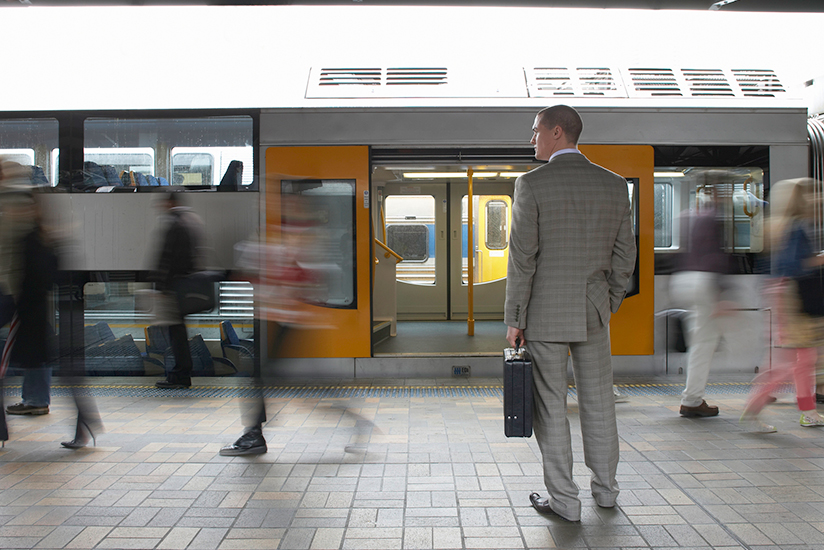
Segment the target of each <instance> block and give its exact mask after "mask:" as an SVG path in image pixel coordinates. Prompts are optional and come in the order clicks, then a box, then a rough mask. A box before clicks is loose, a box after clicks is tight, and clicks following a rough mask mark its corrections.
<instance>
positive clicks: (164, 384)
mask: <svg viewBox="0 0 824 550" xmlns="http://www.w3.org/2000/svg"><path fill="white" fill-rule="evenodd" d="M155 387H157V388H160V389H162V390H177V389H184V388H190V387H192V380H191V378H187V379H185V380H158V381H157V382H155Z"/></svg>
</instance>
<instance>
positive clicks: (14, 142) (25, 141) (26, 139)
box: [0, 118, 59, 186]
mask: <svg viewBox="0 0 824 550" xmlns="http://www.w3.org/2000/svg"><path fill="white" fill-rule="evenodd" d="M58 131H59V128H58V123H57V120H56V119H53V118H36V119H31V118H21V119H4V120H0V135H2V136H3V143H2V147H3V148H2V149H0V159H5V160H9V161H13V162H17V163H19V164H22V165H24V166H31V167H32V172H31V178H32V183H34V184H35V185H44V186H46V185H49V186H50V185H55V182H56V178H55V177H54V176H55V174H56V173H57V164H56V158H57V157H56V154H55V152H56V151H57V145H58ZM49 178H51V179H49Z"/></svg>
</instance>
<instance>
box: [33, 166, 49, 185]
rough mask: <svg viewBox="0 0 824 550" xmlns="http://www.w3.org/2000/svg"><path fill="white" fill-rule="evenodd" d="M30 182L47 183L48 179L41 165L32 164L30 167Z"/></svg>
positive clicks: (36, 183) (35, 183)
mask: <svg viewBox="0 0 824 550" xmlns="http://www.w3.org/2000/svg"><path fill="white" fill-rule="evenodd" d="M31 182H32V184H34V185H37V186H47V187H48V185H49V180H48V179H47V178H46V173H45V172H44V171H43V167H42V166H32V167H31Z"/></svg>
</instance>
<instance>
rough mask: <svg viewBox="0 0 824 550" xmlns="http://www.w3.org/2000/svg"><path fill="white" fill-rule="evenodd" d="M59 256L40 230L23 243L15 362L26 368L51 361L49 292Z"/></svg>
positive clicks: (14, 352) (51, 340) (36, 229)
mask: <svg viewBox="0 0 824 550" xmlns="http://www.w3.org/2000/svg"><path fill="white" fill-rule="evenodd" d="M57 263H58V262H57V255H56V254H55V252H54V249H53V248H52V247H51V246H50V245H49V244H48V243H47V242H46V240H45V238H44V235H43V232H42V230H41V228H40V227H35V228H34V229H33V230H32V231H31V232H30V233H28V234H27V235H26V237H25V238H24V239H23V282H22V284H21V287H20V296H19V298H18V300H17V316H18V318H19V323H20V325H19V327H18V329H17V340H16V341H15V343H14V348H13V349H12V357H11V359H12V361H14V362H16V363H19V364H21V365H22V366H24V367H40V366H42V364H43V363H45V362H46V361H48V360H49V359H50V358H51V357H50V355H51V354H50V351H51V350H52V347H53V344H54V342H53V339H54V338H53V337H54V331H53V329H52V327H51V324H50V323H49V302H48V296H49V291H50V290H52V286H53V285H54V283H55V280H56V276H57V267H58V265H57Z"/></svg>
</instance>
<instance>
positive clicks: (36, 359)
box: [0, 161, 57, 415]
mask: <svg viewBox="0 0 824 550" xmlns="http://www.w3.org/2000/svg"><path fill="white" fill-rule="evenodd" d="M0 170H2V171H1V172H0V178H2V184H0V185H1V187H0V189H2V193H3V198H2V228H0V234H2V237H0V239H2V244H0V248H1V249H2V251H1V252H0V256H2V258H3V262H2V263H3V266H2V268H1V269H2V284H3V286H4V288H3V292H4V293H9V294H10V295H11V296H13V297H14V304H15V313H14V318H13V319H12V321H11V327H10V330H9V336H8V340H7V345H6V349H5V350H4V351H5V352H7V353H6V354H4V355H6V357H5V360H4V361H3V363H4V367H5V365H6V364H7V363H8V362H11V363H15V364H17V365H19V366H21V367H22V368H23V391H22V400H21V402H20V403H17V404H15V405H9V406H8V407H6V412H8V413H9V414H15V415H42V414H48V413H49V405H50V387H51V366H49V365H47V362H48V361H49V360H50V359H51V357H50V351H52V350H53V343H54V342H53V339H54V331H53V329H52V326H51V323H49V303H48V295H49V292H50V291H51V290H52V287H53V285H54V282H55V276H56V274H57V256H56V254H55V251H54V248H53V246H52V242H51V237H50V236H49V235H48V234H47V232H46V231H45V229H44V227H43V219H42V215H41V210H40V206H39V202H38V201H37V200H36V197H35V195H34V194H33V192H32V188H31V180H30V174H31V168H30V167H27V166H21V165H19V164H16V163H13V162H8V161H6V162H3V163H2V168H0ZM8 352H10V353H8ZM4 374H5V373H4Z"/></svg>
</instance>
